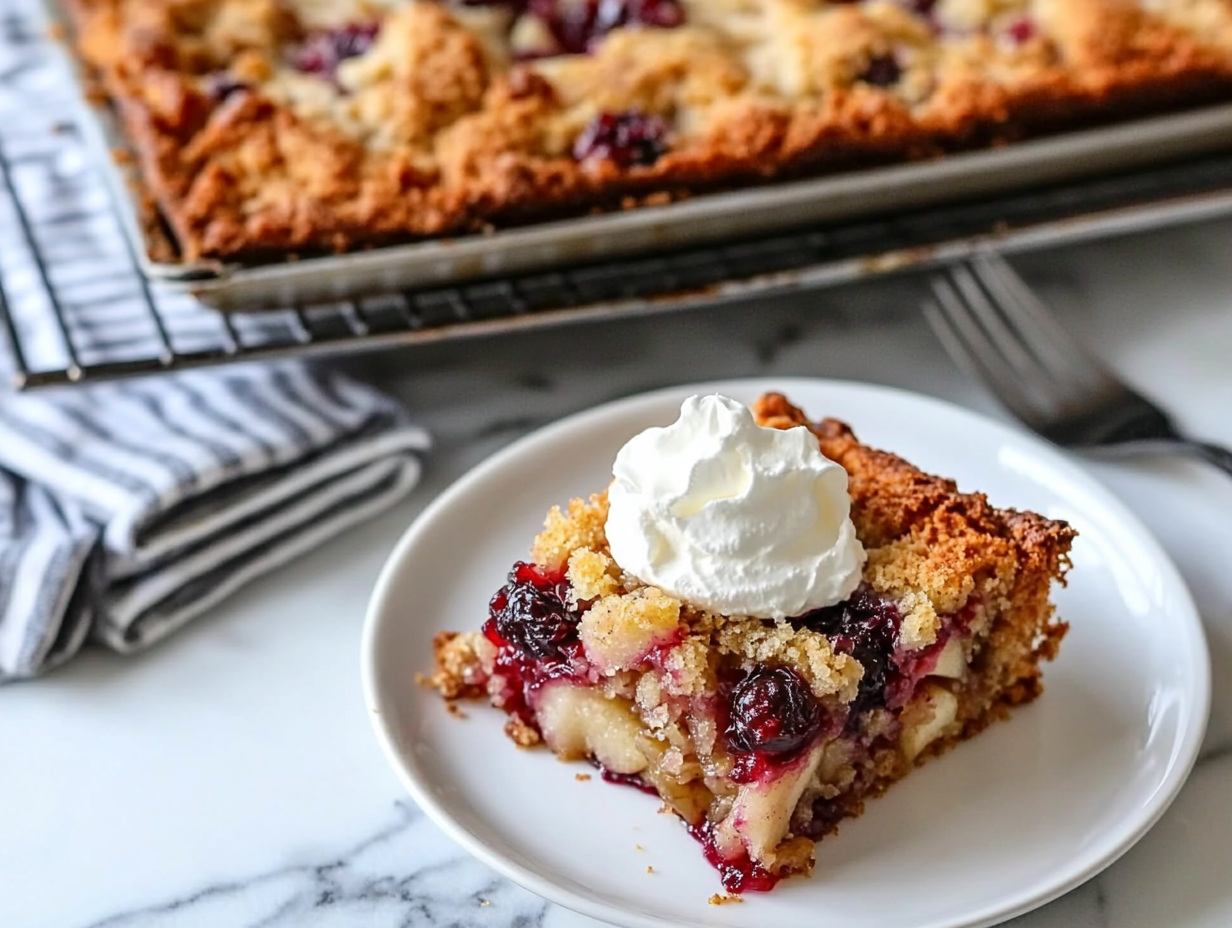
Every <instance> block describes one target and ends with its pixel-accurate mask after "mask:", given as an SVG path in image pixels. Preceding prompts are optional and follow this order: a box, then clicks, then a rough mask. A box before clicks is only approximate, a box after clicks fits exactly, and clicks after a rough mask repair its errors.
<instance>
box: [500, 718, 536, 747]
mask: <svg viewBox="0 0 1232 928" xmlns="http://www.w3.org/2000/svg"><path fill="white" fill-rule="evenodd" d="M505 734H506V735H508V736H509V740H510V741H512V742H513V743H514V744H516V745H517V746H518V747H520V748H533V747H534V746H535V745H537V744H540V743H541V742H542V741H543V738H542V737H541V736H540V734H539V732H538V731H536V730H535V729H534V728H532V727H531V726H530V725H527V724H526V723H525V722H523V721H522V720H521V719H520V718H518V717H517V716H516V715H513V716H510V717H509V721H508V722H506V723H505Z"/></svg>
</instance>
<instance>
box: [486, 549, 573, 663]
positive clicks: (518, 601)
mask: <svg viewBox="0 0 1232 928" xmlns="http://www.w3.org/2000/svg"><path fill="white" fill-rule="evenodd" d="M567 597H568V586H567V584H566V583H565V581H564V580H563V579H562V578H557V577H553V576H551V575H549V574H547V573H545V572H544V571H543V570H542V569H541V568H539V567H537V566H536V565H534V564H527V563H525V562H523V561H519V562H517V563H516V564H514V565H513V570H511V571H510V572H509V581H508V582H507V583H506V584H505V586H503V587H502V588H501V589H500V590H499V591H498V592H497V593H496V595H495V596H493V597H492V601H491V602H490V603H489V604H488V613H489V615H490V617H491V618H492V621H493V622H494V623H495V625H496V631H497V633H498V634H499V635H500V636H501V638H503V639H504V640H505V641H507V642H509V643H510V644H512V645H513V646H514V647H516V648H518V650H520V651H522V652H523V653H524V654H526V655H528V656H530V657H533V658H536V659H543V658H546V657H559V656H561V655H562V653H563V651H562V649H563V647H564V645H566V644H567V643H569V642H571V641H574V640H576V638H577V623H578V618H579V616H578V615H577V614H576V613H575V612H574V610H573V609H572V608H570V606H569V603H568V598H567Z"/></svg>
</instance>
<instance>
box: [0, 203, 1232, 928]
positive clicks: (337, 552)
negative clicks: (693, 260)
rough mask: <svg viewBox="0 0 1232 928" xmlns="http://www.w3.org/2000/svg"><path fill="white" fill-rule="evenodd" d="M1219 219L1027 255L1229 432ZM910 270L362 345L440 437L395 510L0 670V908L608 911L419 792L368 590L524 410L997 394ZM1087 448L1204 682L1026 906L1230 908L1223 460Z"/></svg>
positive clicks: (371, 918) (564, 919)
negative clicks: (185, 607) (1060, 872)
mask: <svg viewBox="0 0 1232 928" xmlns="http://www.w3.org/2000/svg"><path fill="white" fill-rule="evenodd" d="M1230 254H1232V223H1214V224H1208V225H1204V226H1199V227H1193V228H1188V229H1183V230H1176V231H1172V232H1166V233H1156V234H1152V235H1149V236H1140V237H1136V238H1132V239H1125V240H1119V241H1115V242H1108V243H1103V244H1099V245H1092V246H1087V247H1084V248H1081V249H1072V250H1067V251H1065V252H1061V253H1047V254H1039V255H1035V256H1032V257H1030V258H1029V259H1023V260H1021V261H1020V262H1019V266H1020V268H1021V269H1022V270H1023V271H1024V274H1026V276H1028V277H1029V279H1030V280H1031V281H1032V282H1033V283H1034V284H1035V285H1036V286H1037V287H1038V288H1039V289H1040V291H1041V292H1042V293H1043V294H1044V295H1045V296H1046V297H1047V298H1048V299H1049V300H1050V301H1052V302H1053V303H1054V304H1055V305H1056V306H1057V308H1058V309H1059V310H1061V311H1062V312H1063V313H1064V314H1065V315H1066V316H1067V317H1068V318H1070V319H1071V320H1072V321H1073V325H1074V327H1075V328H1076V329H1078V330H1080V331H1081V332H1083V333H1085V334H1086V335H1087V337H1088V338H1090V339H1091V340H1092V341H1094V342H1096V343H1097V344H1098V346H1099V348H1100V350H1101V351H1102V352H1103V354H1104V355H1105V356H1106V357H1107V358H1108V360H1109V361H1110V362H1111V363H1112V364H1113V365H1114V366H1115V367H1116V368H1118V369H1120V370H1121V371H1122V372H1123V373H1124V374H1125V375H1126V376H1128V377H1129V378H1131V379H1132V380H1133V381H1135V382H1136V383H1138V384H1139V385H1140V386H1142V387H1143V388H1145V389H1147V390H1148V391H1150V392H1151V393H1153V394H1154V395H1156V396H1157V397H1158V398H1160V399H1161V400H1163V401H1164V402H1165V403H1166V404H1168V405H1169V406H1170V407H1171V408H1172V409H1173V410H1174V411H1175V412H1176V414H1177V416H1178V417H1179V419H1180V420H1181V422H1182V423H1183V424H1184V425H1185V426H1187V427H1189V428H1191V429H1192V430H1193V431H1195V432H1196V433H1199V434H1203V435H1205V436H1208V437H1210V438H1212V439H1216V440H1220V441H1223V442H1225V443H1229V444H1232V415H1230V414H1229V409H1230V408H1232V371H1230V370H1229V365H1230V364H1232V261H1229V259H1228V255H1230ZM919 286H920V285H919V283H918V282H913V281H909V280H902V281H893V282H880V283H875V284H870V285H866V286H863V287H861V288H858V289H854V290H852V289H848V290H843V291H832V292H829V293H825V294H813V295H806V296H801V297H798V298H793V299H788V300H780V301H777V302H775V303H774V304H773V305H760V306H749V307H741V308H736V309H726V310H722V311H697V312H689V313H686V314H679V315H672V316H665V317H660V318H654V319H641V320H627V321H623V322H619V323H603V324H594V325H589V326H585V327H578V328H572V329H567V330H558V331H555V332H552V333H546V332H544V333H538V334H534V333H527V334H523V335H519V336H517V337H516V338H512V339H509V340H508V341H505V342H502V343H496V342H490V341H475V342H470V343H466V344H462V345H457V346H452V347H448V348H446V349H445V350H443V351H438V352H436V353H434V354H433V355H432V356H430V357H429V356H428V355H426V354H405V353H404V354H401V355H394V354H391V355H385V356H383V357H381V358H376V359H371V358H370V359H367V360H364V361H359V362H356V361H352V362H350V364H351V365H352V366H354V367H362V368H364V369H366V370H368V371H371V372H374V375H375V376H377V377H379V378H380V379H381V380H382V382H385V383H387V384H389V385H390V386H391V387H392V388H393V389H396V390H397V392H399V393H400V394H401V395H402V396H404V397H405V399H406V400H407V402H408V403H410V404H411V405H412V407H413V408H415V409H416V410H418V412H419V415H420V416H421V418H422V420H423V421H424V423H425V424H426V425H428V426H430V427H431V428H432V430H433V431H434V433H435V434H436V436H437V439H438V448H437V450H436V452H435V453H434V454H433V456H432V458H431V460H430V465H429V471H428V475H427V478H426V480H425V482H424V483H423V484H422V485H421V486H420V487H419V488H418V489H417V491H416V492H415V494H414V495H413V496H412V498H411V499H410V500H409V501H408V502H406V503H405V504H404V505H402V506H400V507H398V508H397V509H396V510H395V511H392V512H390V513H388V514H387V515H386V516H384V517H383V518H381V519H379V520H377V521H375V522H372V523H371V524H369V525H367V526H365V527H363V528H360V529H358V530H355V531H352V532H351V533H349V534H348V535H346V536H345V537H342V538H339V539H337V540H335V541H334V542H332V543H331V544H329V545H327V546H326V547H325V548H323V549H321V550H319V551H317V552H316V553H314V554H312V555H310V556H308V557H306V558H304V559H303V560H301V561H300V562H298V563H296V564H294V565H292V566H290V567H288V568H286V569H284V570H282V571H281V572H279V573H277V574H276V575H273V576H270V577H268V578H266V579H264V580H263V581H261V582H258V583H256V584H254V585H253V586H251V587H250V588H248V589H246V590H245V591H243V592H242V593H241V594H240V595H238V596H236V597H235V598H233V599H232V600H230V601H228V602H227V603H225V604H224V605H223V606H222V607H220V608H218V609H217V610H216V611H215V612H214V614H212V615H210V616H207V617H206V618H204V619H202V620H199V621H197V622H196V623H195V624H194V625H193V626H192V627H190V628H188V629H187V630H185V631H184V632H182V633H180V634H179V635H178V636H176V637H174V638H173V639H172V640H170V641H168V642H166V643H165V644H162V645H160V646H158V647H156V648H155V649H154V650H152V651H150V652H148V653H147V654H145V655H143V656H141V657H138V658H135V659H122V658H118V657H115V656H112V655H108V654H102V653H97V652H95V653H90V654H87V655H85V656H84V657H82V658H81V659H79V660H77V661H76V662H74V663H73V664H72V665H70V666H69V667H67V668H65V669H64V670H62V671H60V672H57V673H54V674H53V675H51V676H50V677H48V678H46V679H43V680H39V681H36V682H33V683H27V684H18V685H13V686H9V687H6V688H3V689H0V926H4V928H86V926H102V925H106V926H109V928H170V926H177V928H178V926H210V928H217V926H225V928H241V926H243V928H256V926H271V928H284V926H295V928H313V926H348V928H350V926H365V928H366V926H395V925H399V926H433V928H436V926H441V928H444V926H460V925H467V926H469V925H477V926H502V928H503V926H509V928H512V926H528V925H547V926H551V928H577V926H582V925H594V924H597V923H595V922H592V921H590V920H589V919H585V918H582V917H581V916H578V915H575V914H573V913H571V912H568V911H566V910H563V909H560V908H557V907H555V906H551V905H548V904H546V903H544V902H542V901H540V900H539V899H537V898H536V897H534V896H532V895H531V894H529V893H528V892H525V891H523V890H521V889H519V888H517V887H515V886H513V885H511V884H509V883H508V882H507V881H505V880H504V879H502V878H500V877H498V876H496V875H495V874H494V873H493V872H492V871H490V870H488V869H487V868H486V867H484V866H482V865H480V864H478V863H475V862H474V861H472V860H471V859H470V858H469V857H468V856H467V855H466V854H465V853H464V852H463V851H462V850H460V849H459V848H458V847H457V846H455V845H454V844H453V843H452V842H451V841H450V840H449V839H447V838H446V837H444V835H442V834H441V833H440V832H439V831H438V830H437V829H436V828H435V827H434V826H433V825H432V824H430V823H429V822H428V821H427V820H426V819H425V818H424V816H423V815H422V814H421V813H420V812H419V811H418V810H417V809H416V808H415V807H414V806H413V805H412V804H411V802H410V801H409V800H408V799H407V798H406V796H405V794H404V793H403V792H402V790H401V788H400V787H399V785H398V784H397V782H396V781H395V780H394V778H393V775H392V774H391V773H390V772H389V771H388V770H387V768H386V766H385V763H384V761H383V760H382V758H381V756H380V754H379V752H378V750H377V747H376V744H375V742H374V740H373V738H372V736H371V734H370V731H369V725H368V720H367V718H366V715H365V711H364V707H363V705H362V702H361V698H360V689H359V659H358V646H359V633H360V626H361V623H362V619H363V612H364V606H365V602H366V599H367V596H368V592H369V589H370V588H371V586H372V584H373V581H374V579H375V577H376V574H377V571H378V569H379V568H380V565H381V563H382V561H383V559H384V557H385V555H386V554H387V552H388V551H389V550H390V548H391V546H392V545H393V543H394V541H395V539H396V538H397V537H398V535H399V534H400V533H401V532H402V530H403V529H404V528H405V527H406V525H407V524H408V523H409V522H410V520H411V519H412V518H413V517H414V516H415V515H416V514H417V513H418V512H419V511H420V510H421V509H422V508H423V506H424V505H425V504H426V503H427V502H428V501H429V500H431V499H432V498H433V496H434V495H435V494H437V493H438V492H439V491H440V490H441V489H442V488H443V487H445V486H446V485H447V484H448V483H449V482H450V481H452V480H453V479H455V478H456V477H457V476H459V475H460V474H461V473H463V471H464V470H466V469H467V468H468V467H470V466H471V465H473V464H475V463H476V462H478V461H480V460H482V459H483V458H484V457H485V456H486V455H488V454H490V453H491V452H492V451H493V450H495V449H496V448H498V447H500V446H501V445H504V444H506V443H507V442H509V441H511V440H513V439H514V438H516V437H518V436H519V435H521V434H523V433H525V432H526V431H528V430H529V429H532V428H534V427H536V426H538V425H540V424H543V423H545V422H548V421H550V420H552V419H555V418H557V417H559V416H562V415H564V414H566V413H569V412H573V411H576V410H579V409H582V408H585V407H588V406H591V405H593V404H595V403H597V402H600V401H602V400H606V399H609V398H612V397H616V396H620V395H624V394H628V393H633V392H637V391H640V390H643V389H648V388H651V387H656V386H662V385H664V384H669V383H681V382H687V381H693V380H702V379H709V378H718V377H732V376H741V375H753V374H758V375H774V374H784V375H787V374H792V375H812V376H826V377H842V378H851V379H858V380H869V381H879V382H884V383H891V384H895V385H899V386H906V387H910V388H913V389H917V390H921V391H923V392H926V393H930V394H934V395H937V396H941V397H945V398H948V399H951V400H953V401H955V402H958V403H961V404H965V405H968V406H972V407H975V408H979V409H982V410H985V411H989V412H992V413H993V414H995V415H1001V414H1000V413H999V412H998V411H997V409H996V407H995V405H994V404H993V402H992V401H991V400H990V399H989V398H988V396H987V395H986V394H985V393H984V392H983V391H982V390H981V389H980V388H979V387H977V386H975V385H974V384H972V383H970V382H968V381H967V380H966V379H965V378H964V377H963V376H962V375H961V374H960V373H959V372H958V371H957V370H956V369H955V368H954V367H953V365H952V364H951V363H950V361H949V360H948V359H947V358H946V357H945V356H944V355H943V354H942V352H941V350H940V348H939V346H938V345H937V344H936V342H935V341H934V340H933V338H932V336H931V334H930V333H929V332H928V330H927V329H926V328H925V327H924V325H923V324H922V322H921V321H920V320H919V318H918V316H917V315H916V314H915V311H914V308H913V307H914V302H915V300H916V298H917V296H918V294H919V293H920V292H921V291H920V289H919ZM1090 467H1091V469H1092V470H1093V471H1095V472H1096V473H1097V474H1098V476H1099V477H1100V478H1102V479H1104V480H1105V481H1106V482H1107V483H1108V485H1110V486H1111V487H1112V488H1113V490H1114V491H1116V492H1117V493H1118V494H1120V495H1121V496H1122V497H1123V498H1124V499H1125V500H1126V502H1128V503H1129V505H1130V506H1131V507H1132V508H1134V509H1135V510H1136V511H1137V512H1138V513H1139V514H1140V515H1141V517H1142V518H1143V519H1144V520H1145V521H1146V522H1147V524H1148V525H1149V526H1150V527H1151V528H1152V529H1153V530H1154V531H1155V532H1156V533H1157V534H1158V536H1159V537H1160V539H1161V540H1162V542H1163V544H1164V545H1165V547H1166V548H1167V549H1168V550H1169V552H1170V553H1171V554H1172V556H1173V557H1174V558H1175V559H1176V561H1177V562H1178V564H1179V566H1180V569H1181V571H1182V573H1183V574H1184V576H1185V577H1186V579H1187V581H1188V582H1189V584H1190V586H1191V588H1192V590H1193V593H1194V596H1195V598H1196V600H1197V603H1198V605H1199V608H1200V610H1201V612H1202V615H1203V617H1204V620H1205V623H1206V628H1207V633H1208V636H1209V639H1210V645H1211V652H1212V658H1213V664H1214V706H1213V711H1212V716H1211V723H1210V729H1209V732H1208V735H1207V740H1206V745H1205V749H1204V752H1203V756H1202V759H1201V760H1200V761H1199V764H1198V767H1197V769H1196V770H1195V771H1194V773H1193V776H1192V778H1191V779H1190V781H1189V783H1188V785H1187V786H1186V787H1185V789H1184V791H1183V792H1182V794H1181V796H1180V798H1179V799H1178V800H1177V802H1176V804H1175V805H1174V806H1173V807H1172V809H1171V810H1170V811H1169V812H1168V813H1167V815H1166V816H1165V817H1164V819H1163V820H1162V821H1161V822H1160V823H1159V824H1158V825H1157V826H1156V827H1155V829H1154V830H1153V831H1152V832H1151V833H1150V834H1149V835H1148V836H1147V837H1146V838H1145V839H1144V840H1143V841H1142V842H1141V843H1140V844H1139V845H1138V846H1137V847H1136V848H1135V849H1134V850H1132V851H1131V852H1130V853H1129V854H1128V855H1127V856H1126V857H1125V858H1123V859H1122V860H1121V861H1120V862H1118V863H1117V864H1115V865H1113V866H1112V867H1111V868H1110V869H1109V870H1108V871H1106V872H1105V873H1104V874H1103V875H1101V876H1100V877H1098V878H1096V879H1094V880H1092V881H1091V882H1090V883H1088V884H1087V885H1085V886H1084V887H1082V888H1080V889H1078V890H1077V891H1075V892H1073V893H1071V894H1070V895H1069V896H1067V897H1065V898H1063V899H1061V900H1059V901H1057V902H1055V903H1053V904H1051V905H1049V906H1046V907H1045V908H1043V909H1040V910H1038V911H1037V912H1035V913H1033V914H1031V915H1028V916H1024V917H1023V918H1021V919H1019V920H1017V921H1016V922H1014V923H1013V924H1014V925H1016V926H1019V928H1061V926H1065V928H1158V926H1160V925H1163V924H1167V925H1169V926H1170V928H1214V926H1227V925H1230V924H1232V880H1229V879H1228V878H1227V875H1228V863H1227V862H1228V860H1229V859H1230V858H1232V802H1229V801H1228V799H1227V796H1228V794H1229V791H1232V569H1230V568H1232V480H1228V479H1227V478H1226V477H1224V476H1222V475H1220V474H1217V473H1214V472H1211V471H1208V470H1206V469H1204V468H1203V467H1201V466H1200V465H1197V464H1193V463H1190V462H1188V461H1183V460H1178V459H1169V458H1154V459H1150V460H1138V461H1134V462H1130V463H1115V464H1113V463H1099V464H1096V463H1091V464H1090Z"/></svg>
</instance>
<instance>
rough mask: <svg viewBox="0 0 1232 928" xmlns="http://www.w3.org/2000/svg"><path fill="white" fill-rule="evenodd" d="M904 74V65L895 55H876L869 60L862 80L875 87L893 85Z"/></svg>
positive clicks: (862, 74) (861, 75) (861, 76)
mask: <svg viewBox="0 0 1232 928" xmlns="http://www.w3.org/2000/svg"><path fill="white" fill-rule="evenodd" d="M902 76H903V66H902V65H900V64H899V63H898V59H897V58H895V57H894V56H893V55H874V56H873V57H872V58H870V59H869V60H868V64H867V65H866V66H865V68H864V70H863V72H861V74H860V80H862V81H864V83H866V84H872V85H873V86H874V87H892V86H894V85H895V84H897V83H898V79H899V78H900V77H902Z"/></svg>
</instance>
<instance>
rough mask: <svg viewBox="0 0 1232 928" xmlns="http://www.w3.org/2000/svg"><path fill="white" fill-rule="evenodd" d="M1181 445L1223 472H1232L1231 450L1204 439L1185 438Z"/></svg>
mask: <svg viewBox="0 0 1232 928" xmlns="http://www.w3.org/2000/svg"><path fill="white" fill-rule="evenodd" d="M1181 446H1182V447H1183V448H1185V450H1187V451H1189V452H1190V453H1191V454H1193V455H1194V456H1196V457H1198V458H1201V459H1202V460H1203V461H1206V462H1207V463H1208V464H1214V465H1215V466H1216V467H1218V468H1219V469H1220V470H1222V471H1223V472H1224V473H1226V474H1232V450H1229V449H1227V448H1224V447H1222V446H1221V445H1213V444H1211V443H1210V442H1206V441H1192V440H1186V441H1183V442H1182V443H1181Z"/></svg>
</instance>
